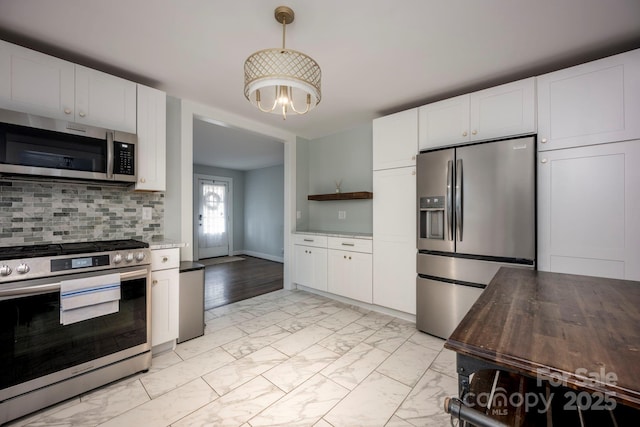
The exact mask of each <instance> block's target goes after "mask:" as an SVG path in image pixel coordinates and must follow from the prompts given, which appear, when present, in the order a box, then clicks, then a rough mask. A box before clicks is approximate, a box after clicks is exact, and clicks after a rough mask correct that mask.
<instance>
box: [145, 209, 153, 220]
mask: <svg viewBox="0 0 640 427" xmlns="http://www.w3.org/2000/svg"><path fill="white" fill-rule="evenodd" d="M152 214H153V209H152V208H151V207H149V206H143V207H142V219H143V220H148V221H150V220H151V217H152Z"/></svg>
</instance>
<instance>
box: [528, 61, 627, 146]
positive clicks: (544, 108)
mask: <svg viewBox="0 0 640 427" xmlns="http://www.w3.org/2000/svg"><path fill="white" fill-rule="evenodd" d="M638 94H640V49H638V50H634V51H631V52H627V53H623V54H620V55H614V56H611V57H608V58H604V59H601V60H598V61H593V62H589V63H586V64H582V65H578V66H576V67H571V68H566V69H564V70H560V71H556V72H553V73H549V74H545V75H543V76H539V77H538V141H539V144H538V149H539V150H541V151H542V150H554V149H558V148H569V147H579V146H585V145H593V144H602V143H606V142H616V141H625V140H630V139H637V138H640V120H638V117H640V96H639V95H638Z"/></svg>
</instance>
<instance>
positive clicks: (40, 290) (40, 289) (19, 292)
mask: <svg viewBox="0 0 640 427" xmlns="http://www.w3.org/2000/svg"><path fill="white" fill-rule="evenodd" d="M147 274H148V269H146V268H145V269H141V270H134V271H127V272H124V273H120V282H124V281H126V280H134V279H141V278H143V277H146V276H147ZM59 291H60V282H57V283H47V284H44V285H36V286H25V287H23V288H16V289H0V300H4V299H11V297H23V296H27V295H42V294H50V293H53V292H59Z"/></svg>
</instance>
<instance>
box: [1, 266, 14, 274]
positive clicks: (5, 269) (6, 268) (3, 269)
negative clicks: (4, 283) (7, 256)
mask: <svg viewBox="0 0 640 427" xmlns="http://www.w3.org/2000/svg"><path fill="white" fill-rule="evenodd" d="M12 272H13V270H11V267H9V266H8V265H3V266H0V276H8V275H10V274H11V273H12Z"/></svg>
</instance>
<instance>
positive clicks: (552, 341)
mask: <svg viewBox="0 0 640 427" xmlns="http://www.w3.org/2000/svg"><path fill="white" fill-rule="evenodd" d="M639 326H640V282H635V281H626V280H615V279H605V278H599V277H590V276H578V275H570V274H559V273H548V272H541V271H532V270H524V269H512V268H501V269H500V270H499V271H498V273H497V274H496V275H495V277H494V278H493V280H492V281H491V283H490V284H489V285H488V287H487V288H486V289H485V291H484V292H483V293H482V295H481V296H480V298H479V299H478V301H477V302H476V303H475V304H474V305H473V307H472V308H471V310H470V311H469V313H468V314H467V315H466V316H465V318H464V319H463V320H462V322H461V323H460V324H459V325H458V327H457V328H456V330H455V331H454V332H453V334H452V335H451V336H450V337H449V339H448V340H447V341H446V343H445V348H448V349H450V350H453V351H455V352H456V353H457V370H458V375H459V392H460V397H461V398H462V399H463V400H465V399H466V398H467V397H468V393H469V392H470V390H471V391H473V389H474V387H473V376H472V374H473V373H474V372H480V371H482V370H487V369H489V370H492V369H493V370H496V371H498V370H499V371H504V372H508V373H509V374H511V375H513V374H515V375H520V376H522V377H524V378H528V379H530V380H532V379H533V380H535V381H536V382H537V383H538V385H541V384H542V386H543V387H546V390H547V391H546V393H547V395H549V393H550V392H553V391H556V392H558V391H559V390H563V394H565V395H566V394H567V392H566V391H565V390H569V391H570V392H573V393H574V394H575V402H574V403H577V406H581V408H580V409H582V410H583V412H584V410H589V409H592V408H591V407H592V406H593V405H595V404H597V403H601V404H602V407H603V409H613V408H615V407H624V408H628V409H629V410H630V411H633V412H636V414H637V410H638V409H640V328H639ZM470 378H471V382H470ZM496 381H497V380H496ZM494 387H495V382H494ZM554 387H559V388H558V389H555V390H554ZM516 391H518V390H517V389H516ZM520 392H521V393H522V389H521V390H520ZM582 392H586V394H585V393H582ZM557 394H560V393H557ZM569 397H571V396H570V395H569ZM512 403H513V402H512ZM574 406H575V405H574ZM625 411H627V409H625ZM625 413H629V412H628V411H627V412H625Z"/></svg>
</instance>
